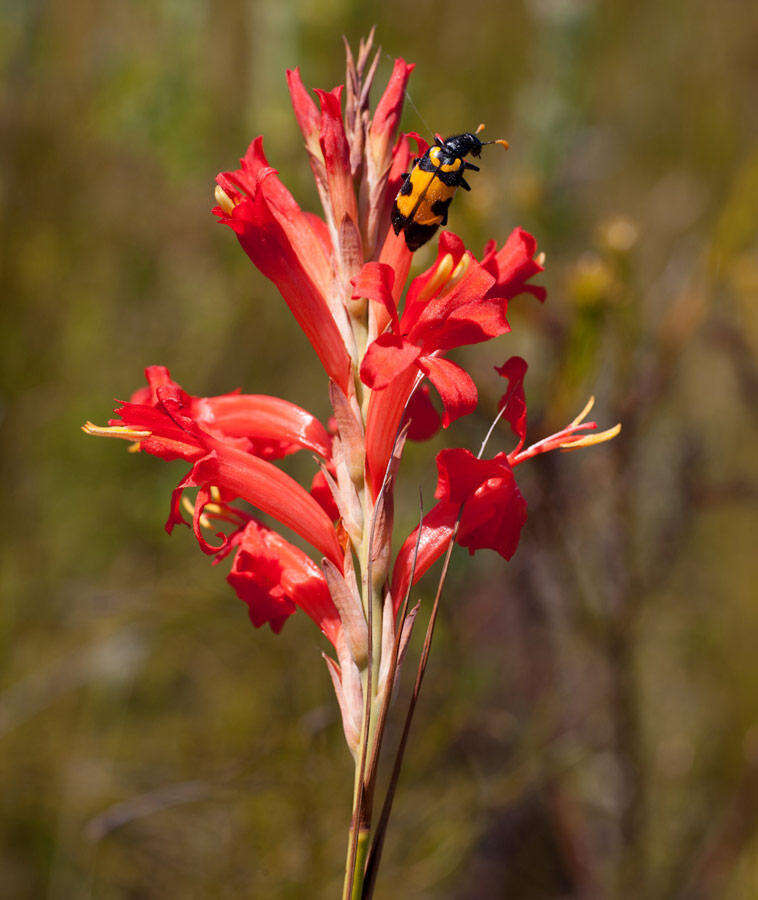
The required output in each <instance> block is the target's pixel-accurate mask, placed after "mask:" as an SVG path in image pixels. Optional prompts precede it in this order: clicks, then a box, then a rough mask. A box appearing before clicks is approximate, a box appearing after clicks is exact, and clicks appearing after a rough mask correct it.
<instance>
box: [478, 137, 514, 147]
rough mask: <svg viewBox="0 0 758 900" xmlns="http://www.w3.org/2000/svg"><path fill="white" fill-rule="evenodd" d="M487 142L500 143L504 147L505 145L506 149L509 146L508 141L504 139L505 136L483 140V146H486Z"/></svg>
mask: <svg viewBox="0 0 758 900" xmlns="http://www.w3.org/2000/svg"><path fill="white" fill-rule="evenodd" d="M487 144H500V145H501V146H502V147H505V149H506V150H507V149H508V147H509V144H508V141H506V140H503V138H498V140H496V141H482V147H486V146H487Z"/></svg>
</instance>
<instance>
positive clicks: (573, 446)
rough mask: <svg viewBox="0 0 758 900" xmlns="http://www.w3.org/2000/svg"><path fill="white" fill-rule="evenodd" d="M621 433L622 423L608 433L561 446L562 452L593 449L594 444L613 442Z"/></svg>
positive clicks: (587, 436) (590, 435)
mask: <svg viewBox="0 0 758 900" xmlns="http://www.w3.org/2000/svg"><path fill="white" fill-rule="evenodd" d="M619 431H621V423H620V422H619V423H618V424H617V425H614V426H613V428H609V429H608V430H607V431H601V432H600V433H599V434H587V435H585V436H584V437H582V438H579V439H578V440H576V441H569V442H568V443H566V444H560V445H559V446H560V448H561V450H578V449H579V447H592V446H593V444H603V443H605V441H611V440H613V438H615V437H616V435H617V434H618V433H619Z"/></svg>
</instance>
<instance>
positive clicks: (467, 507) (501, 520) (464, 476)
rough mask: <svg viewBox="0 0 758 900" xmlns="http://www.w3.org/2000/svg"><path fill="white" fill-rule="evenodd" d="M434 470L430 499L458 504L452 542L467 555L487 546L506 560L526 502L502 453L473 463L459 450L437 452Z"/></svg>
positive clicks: (517, 534) (470, 456)
mask: <svg viewBox="0 0 758 900" xmlns="http://www.w3.org/2000/svg"><path fill="white" fill-rule="evenodd" d="M437 470H438V481H437V490H436V491H435V497H437V498H438V499H439V500H440V501H442V502H444V503H451V504H452V505H453V506H455V507H456V508H457V509H460V508H461V505H462V506H463V509H462V512H461V522H460V526H459V529H458V536H457V538H456V541H457V543H459V544H460V545H461V546H463V547H468V549H469V552H471V553H473V552H474V551H475V550H481V549H485V548H488V549H491V550H495V551H497V552H498V553H499V554H500V555H501V556H502V557H504V558H505V559H510V558H511V557H512V556H513V554H514V553H515V552H516V547H517V546H518V541H519V537H520V535H521V528H522V527H523V525H524V522H525V521H526V501H525V500H524V498H523V497H522V496H521V492H520V491H519V489H518V486H517V484H516V479H515V478H514V476H513V469H512V468H511V466H510V465H509V463H508V459H507V457H506V455H505V454H504V453H498V454H497V456H495V457H493V458H492V459H477V458H476V457H475V456H474V455H473V453H471V452H470V451H469V450H465V449H464V448H461V447H457V448H452V449H447V450H441V451H440V452H439V453H438V454H437Z"/></svg>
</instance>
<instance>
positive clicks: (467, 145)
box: [391, 125, 508, 251]
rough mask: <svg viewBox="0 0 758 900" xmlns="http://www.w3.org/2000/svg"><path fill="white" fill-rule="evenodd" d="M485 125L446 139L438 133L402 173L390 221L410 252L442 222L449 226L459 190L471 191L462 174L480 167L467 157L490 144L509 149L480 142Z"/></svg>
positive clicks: (489, 142) (497, 142)
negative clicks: (448, 220)
mask: <svg viewBox="0 0 758 900" xmlns="http://www.w3.org/2000/svg"><path fill="white" fill-rule="evenodd" d="M483 128H484V125H480V126H479V127H478V128H477V129H476V132H475V133H473V134H472V133H471V132H470V131H467V132H464V133H463V134H454V135H452V136H451V137H449V138H445V140H444V141H443V140H442V138H441V137H440V136H439V135H437V136H436V137H435V139H434V141H435V142H434V145H433V146H431V147H429V149H428V150H427V151H426V153H424V155H423V156H421V157H419V158H418V159H414V160H413V163H412V165H411V168H410V171H409V172H405V173H404V174H403V183H402V185H401V187H400V191H399V192H398V195H397V197H395V202H394V204H393V207H392V217H391V221H392V227H393V228H394V230H395V234H400V232H401V231H402V232H403V234H404V236H405V242H406V244H407V245H408V249H409V250H410V251H415V250H418V248H419V247H422V246H423V245H424V244H425V243H426V242H427V241H428V240H429V239H430V238H431V237H432V235H433V234H434V233H435V232H436V231H437V229H438V228H439V227H440V225H443V226H444V225H447V212H448V209H449V207H450V203H451V202H452V199H453V196H454V195H455V192H456V190H457V189H458V188H459V187H462V188H463V189H464V190H465V191H470V190H471V185H469V183H468V182H467V181H466V179H465V178H464V177H463V175H464V172H466V171H472V172H478V171H479V166H475V165H474V164H473V163H470V162H467V161H466V159H465V157H466V156H469V155H471V156H476V157H479V155H480V154H481V152H482V147H485V146H486V145H487V144H502V145H503V146H504V147H505V148H506V149H507V148H508V141H504V140H498V141H484V142H482V141H480V140H479V138H478V137H477V134H479V132H480V131H481V130H482V129H483Z"/></svg>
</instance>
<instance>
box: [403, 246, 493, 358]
mask: <svg viewBox="0 0 758 900" xmlns="http://www.w3.org/2000/svg"><path fill="white" fill-rule="evenodd" d="M469 259H471V262H470V264H469V266H468V268H467V270H466V272H465V274H464V275H463V277H462V278H460V280H459V281H457V282H456V283H455V284H454V285H453V286H452V287H450V288H448V289H447V290H444V291H442V292H440V293H439V294H437V295H436V296H434V297H432V298H431V299H430V300H429V302H428V303H427V304H426V306H425V307H424V309H423V310H421V311H420V313H419V315H418V319H417V320H416V322H415V323H414V325H413V326H412V327H411V328H410V329H409V330H407V331H406V329H407V325H406V322H405V316H403V323H402V324H403V331H404V332H405V333H407V334H408V336H409V338H410V339H411V340H413V341H415V342H416V343H419V344H421V346H423V347H424V349H425V350H427V351H432V350H439V349H443V348H449V347H450V346H451V343H453V342H451V341H450V340H449V339H448V337H447V335H446V329H447V328H448V327H449V326H448V322H449V321H450V322H451V324H452V325H453V327H458V326H459V325H460V322H459V321H457V320H455V319H452V318H451V317H452V316H453V315H454V314H455V313H456V312H460V310H461V309H462V308H464V307H467V306H469V305H470V304H476V303H480V302H481V301H482V299H483V298H484V296H485V295H486V293H487V291H488V290H489V289H490V288H491V287H492V285H493V284H494V281H495V279H494V278H493V277H492V275H490V274H489V272H487V271H485V270H484V269H483V268H482V267H481V266H480V265H479V264H478V263H477V262H475V261H474V260H473V258H471V257H469ZM506 324H507V323H506Z"/></svg>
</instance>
